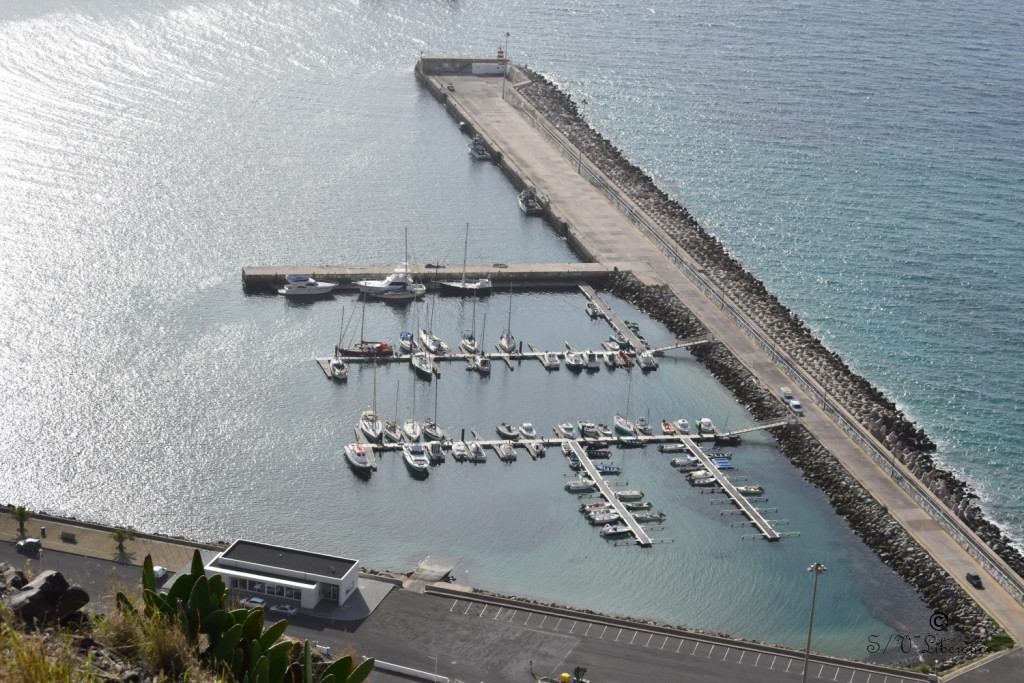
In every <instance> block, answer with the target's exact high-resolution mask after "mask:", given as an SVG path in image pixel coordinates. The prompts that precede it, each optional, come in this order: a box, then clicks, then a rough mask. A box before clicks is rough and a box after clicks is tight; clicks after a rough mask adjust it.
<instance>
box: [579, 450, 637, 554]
mask: <svg viewBox="0 0 1024 683" xmlns="http://www.w3.org/2000/svg"><path fill="white" fill-rule="evenodd" d="M567 441H568V443H569V445H570V446H572V452H573V453H575V454H576V457H577V458H579V461H580V463H581V464H582V465H583V469H585V470H586V471H587V475H588V476H589V477H590V478H591V479H592V480H593V481H594V483H595V484H597V490H598V491H600V492H601V495H602V496H604V499H605V500H607V501H608V502H609V503H611V504H612V507H614V508H615V512H617V513H618V514H619V519H621V520H622V523H623V524H625V525H626V526H628V527H629V530H630V531H631V532H632V533H633V535H634V536H636V542H637V545H639V546H640V547H641V548H649V547H651V546H652V545H653V543H652V542H651V539H650V537H649V536H648V535H647V532H646V531H644V528H643V527H642V526H640V523H639V522H637V521H636V520H635V519H633V514H632V513H631V512H629V510H627V509H626V507H625V506H624V505H623V504H622V501H620V500H619V499H618V497H617V496H616V495H615V492H614V491H612V488H611V487H610V486H608V482H606V481H605V480H604V477H602V476H601V473H600V472H598V471H597V468H596V467H594V463H593V462H591V460H590V458H589V457H587V454H586V452H585V451H584V450H583V449H582V448H580V444H579V442H578V441H575V440H572V439H567Z"/></svg>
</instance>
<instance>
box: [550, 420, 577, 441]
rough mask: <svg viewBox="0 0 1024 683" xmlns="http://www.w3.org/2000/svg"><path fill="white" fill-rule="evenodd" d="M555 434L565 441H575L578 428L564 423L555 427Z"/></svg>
mask: <svg viewBox="0 0 1024 683" xmlns="http://www.w3.org/2000/svg"><path fill="white" fill-rule="evenodd" d="M555 433H556V434H558V436H560V437H562V438H563V439H575V438H576V428H575V427H574V426H573V425H572V422H563V423H562V424H560V425H558V426H556V427H555Z"/></svg>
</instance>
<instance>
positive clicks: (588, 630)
mask: <svg viewBox="0 0 1024 683" xmlns="http://www.w3.org/2000/svg"><path fill="white" fill-rule="evenodd" d="M593 626H594V622H590V623H589V624H587V632H586V633H584V634H583V635H588V634H589V633H590V629H591V628H592V627H593Z"/></svg>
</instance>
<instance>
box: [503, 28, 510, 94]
mask: <svg viewBox="0 0 1024 683" xmlns="http://www.w3.org/2000/svg"><path fill="white" fill-rule="evenodd" d="M508 36H509V32H508V31H505V52H504V53H503V54H504V55H505V69H504V71H503V73H502V74H501V99H505V81H507V80H508V65H509V61H508Z"/></svg>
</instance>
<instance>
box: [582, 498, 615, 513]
mask: <svg viewBox="0 0 1024 683" xmlns="http://www.w3.org/2000/svg"><path fill="white" fill-rule="evenodd" d="M614 509H615V506H614V505H612V504H611V503H609V502H608V501H605V500H601V501H598V502H596V503H580V512H582V513H583V514H585V515H586V514H590V513H591V512H597V511H599V510H614Z"/></svg>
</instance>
